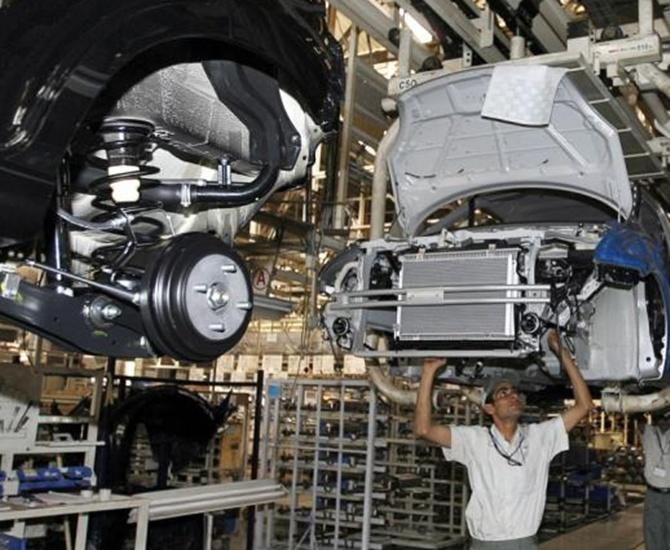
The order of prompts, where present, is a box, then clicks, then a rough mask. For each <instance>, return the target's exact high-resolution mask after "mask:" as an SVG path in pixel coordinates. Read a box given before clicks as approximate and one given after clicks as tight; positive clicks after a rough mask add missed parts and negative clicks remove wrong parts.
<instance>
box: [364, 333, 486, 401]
mask: <svg viewBox="0 0 670 550" xmlns="http://www.w3.org/2000/svg"><path fill="white" fill-rule="evenodd" d="M367 343H368V345H369V346H370V347H371V348H373V349H377V350H378V351H386V350H388V343H387V342H386V338H379V337H378V336H369V337H368V340H367ZM365 366H366V368H367V371H368V378H369V379H370V382H372V384H373V385H374V386H375V388H377V391H378V392H379V393H381V394H382V395H383V396H384V397H386V398H387V399H388V400H389V401H392V402H393V403H397V404H398V405H404V406H408V407H413V406H415V405H416V398H417V392H416V390H402V389H400V388H398V387H396V385H395V384H394V383H393V380H392V379H391V377H390V376H388V375H387V374H386V373H385V372H384V367H385V366H386V360H385V359H381V358H369V359H366V360H365ZM482 391H483V390H482V389H481V388H473V387H468V386H461V388H460V392H461V393H462V394H463V395H464V396H465V397H466V398H467V399H468V401H471V402H472V403H474V404H475V405H477V406H480V407H481V405H482V396H483V393H482ZM438 393H439V392H438V391H437V390H435V391H434V392H433V403H435V402H436V398H437V394H438Z"/></svg>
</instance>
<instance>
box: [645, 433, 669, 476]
mask: <svg viewBox="0 0 670 550" xmlns="http://www.w3.org/2000/svg"><path fill="white" fill-rule="evenodd" d="M642 449H643V450H644V479H645V480H646V482H647V483H648V484H649V485H651V486H652V487H656V488H658V489H668V488H670V430H668V431H667V432H662V431H661V430H659V429H658V427H657V426H647V427H646V428H645V429H644V434H643V435H642Z"/></svg>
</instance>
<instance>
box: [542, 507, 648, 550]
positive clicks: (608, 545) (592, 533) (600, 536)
mask: <svg viewBox="0 0 670 550" xmlns="http://www.w3.org/2000/svg"><path fill="white" fill-rule="evenodd" d="M643 509H644V504H637V505H635V506H631V507H630V508H627V509H625V510H624V511H622V512H618V513H616V514H613V515H612V516H610V517H608V518H606V519H603V520H599V521H595V522H593V523H590V524H588V525H585V526H584V527H580V528H579V529H576V530H574V531H571V532H570V533H566V534H564V535H560V536H558V537H556V538H554V539H551V540H549V541H547V542H545V543H543V544H541V545H540V548H541V550H582V549H583V550H586V549H588V550H614V549H616V550H644V536H643V534H642V511H643Z"/></svg>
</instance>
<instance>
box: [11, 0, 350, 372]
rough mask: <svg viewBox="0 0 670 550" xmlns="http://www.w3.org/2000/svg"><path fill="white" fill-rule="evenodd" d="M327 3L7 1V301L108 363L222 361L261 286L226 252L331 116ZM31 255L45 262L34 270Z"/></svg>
mask: <svg viewBox="0 0 670 550" xmlns="http://www.w3.org/2000/svg"><path fill="white" fill-rule="evenodd" d="M324 10H325V7H324V3H323V2H322V1H320V0H298V1H294V0H290V1H289V0H279V1H276V0H260V1H257V2H244V1H240V0H208V1H199V0H169V1H167V0H148V1H147V0H121V1H119V2H115V3H109V2H102V1H98V0H93V1H91V0H79V1H74V2H70V1H68V2H63V1H54V2H24V1H18V2H11V3H10V4H9V6H7V7H3V8H1V9H0V67H1V68H2V74H3V84H2V86H0V195H1V196H2V200H1V201H0V261H2V262H3V263H2V274H1V275H0V277H1V278H2V289H3V290H2V295H1V296H0V315H1V316H3V317H4V318H6V319H8V320H10V321H12V322H14V323H17V324H19V325H21V326H23V327H25V328H28V329H30V330H31V331H34V332H37V333H39V334H42V335H43V336H46V337H48V338H50V339H52V340H54V341H56V342H58V343H60V344H61V345H62V346H64V347H66V348H70V349H79V350H83V351H86V352H88V353H95V354H103V355H110V356H116V357H139V356H147V355H155V354H158V355H163V354H166V355H171V356H173V357H176V358H178V359H182V360H189V361H205V360H210V359H212V358H215V357H217V356H219V355H221V353H223V352H225V351H226V350H228V349H229V348H230V347H232V345H234V344H235V343H236V342H237V341H238V340H239V338H240V337H241V336H242V334H243V333H244V330H245V329H246V325H247V323H248V321H249V317H250V315H251V309H252V306H253V295H252V292H251V288H250V285H249V277H248V274H247V271H246V268H245V267H244V265H243V262H242V261H241V259H240V258H239V257H238V256H237V255H236V254H235V252H234V250H233V249H232V241H233V238H234V235H235V232H236V231H237V229H238V228H239V227H240V226H242V225H244V224H245V223H246V222H248V221H249V219H250V218H251V216H253V214H254V213H255V212H256V211H257V210H258V209H259V208H260V207H261V206H262V204H263V203H264V202H265V201H266V200H267V198H268V197H269V196H270V195H271V194H272V193H273V192H275V191H277V190H279V189H286V188H289V187H291V186H295V185H300V184H301V183H303V182H304V181H305V178H306V176H307V174H308V168H309V166H310V165H311V163H312V162H313V159H314V156H313V154H314V151H315V148H316V146H317V145H318V144H319V143H320V142H321V141H322V140H323V139H324V137H326V136H327V135H329V134H330V133H331V132H332V131H333V129H334V128H335V125H336V123H337V114H338V108H339V100H340V94H341V88H342V78H343V71H342V61H341V52H340V50H339V46H338V44H337V43H336V41H335V40H334V39H333V37H332V36H331V35H330V34H329V33H328V32H327V29H326V26H325V22H324ZM21 263H28V264H29V265H32V266H33V267H38V268H39V269H42V270H43V272H44V273H46V274H47V279H46V283H47V284H46V285H36V284H31V283H30V282H29V281H28V280H27V279H26V277H25V276H24V275H25V272H24V271H22V269H20V264H21Z"/></svg>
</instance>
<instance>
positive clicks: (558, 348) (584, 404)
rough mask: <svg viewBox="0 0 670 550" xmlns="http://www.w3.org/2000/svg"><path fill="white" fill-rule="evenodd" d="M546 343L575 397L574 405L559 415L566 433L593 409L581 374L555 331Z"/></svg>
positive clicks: (589, 394)
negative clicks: (559, 364) (554, 355)
mask: <svg viewBox="0 0 670 550" xmlns="http://www.w3.org/2000/svg"><path fill="white" fill-rule="evenodd" d="M547 342H548V343H549V347H550V348H551V351H553V352H554V353H555V354H556V357H558V360H559V361H560V363H561V366H562V367H563V370H564V371H565V373H566V374H567V375H568V378H569V379H570V383H571V384H572V391H573V393H574V395H575V404H574V406H572V407H570V408H569V409H567V410H565V411H564V412H563V414H562V415H561V416H562V417H563V424H565V429H566V431H568V432H569V431H570V430H572V428H574V427H575V426H576V425H577V424H579V421H580V420H581V419H582V418H584V417H585V416H586V415H588V414H589V411H590V410H591V409H592V408H593V401H592V400H591V392H590V391H589V387H588V386H587V385H586V382H584V378H583V377H582V373H581V372H579V369H578V368H577V365H576V364H575V360H574V358H573V357H572V354H571V353H570V350H568V348H567V347H565V346H563V345H561V339H560V336H559V335H558V334H557V333H556V331H554V330H552V331H551V332H549V334H548V337H547Z"/></svg>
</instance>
